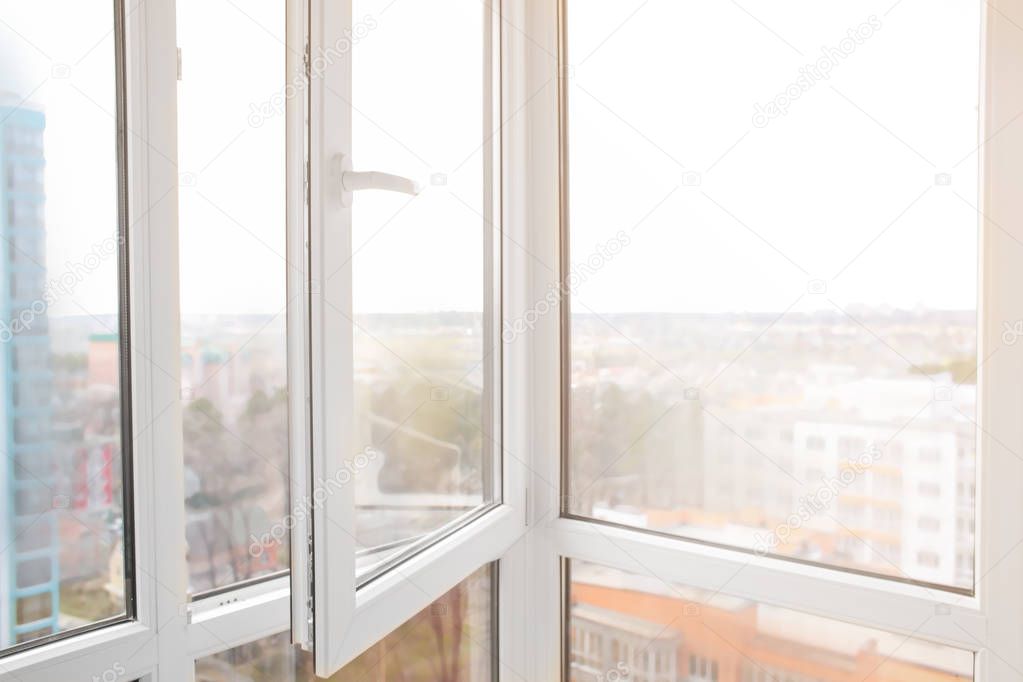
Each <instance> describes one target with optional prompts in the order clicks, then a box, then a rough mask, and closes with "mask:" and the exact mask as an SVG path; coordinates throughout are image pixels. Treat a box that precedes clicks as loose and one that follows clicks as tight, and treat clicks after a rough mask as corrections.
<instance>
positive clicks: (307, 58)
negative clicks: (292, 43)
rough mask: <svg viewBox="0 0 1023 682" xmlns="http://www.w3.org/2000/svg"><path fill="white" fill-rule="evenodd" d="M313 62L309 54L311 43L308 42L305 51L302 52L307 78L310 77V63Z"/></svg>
mask: <svg viewBox="0 0 1023 682" xmlns="http://www.w3.org/2000/svg"><path fill="white" fill-rule="evenodd" d="M311 62H312V59H311V58H310V55H309V43H306V44H305V51H304V52H303V53H302V66H303V67H304V69H305V77H306V79H307V80H308V79H309V77H310V73H309V65H310V63H311Z"/></svg>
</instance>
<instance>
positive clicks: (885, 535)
mask: <svg viewBox="0 0 1023 682" xmlns="http://www.w3.org/2000/svg"><path fill="white" fill-rule="evenodd" d="M846 313H848V314H846ZM846 313H843V312H840V311H838V310H835V311H833V312H808V313H797V312H791V313H788V314H786V315H784V316H782V317H780V318H779V317H778V315H776V314H773V315H768V314H764V315H731V316H728V315H717V316H714V315H676V314H667V313H659V314H617V315H614V314H612V315H604V316H596V315H576V316H574V317H573V331H572V344H573V345H572V391H571V422H572V446H571V447H572V453H571V458H570V462H571V465H570V470H569V472H568V473H569V477H570V486H571V487H570V497H569V505H570V509H571V510H572V512H573V513H575V514H578V515H582V516H588V517H593V518H598V519H602V520H605V521H609V522H614V523H619V524H624V525H627V526H636V527H640V528H649V529H653V530H657V531H661V532H666V533H671V534H674V535H680V536H684V537H689V538H697V539H702V540H706V541H710V542H716V543H722V544H726V545H731V546H737V547H742V548H745V549H750V550H753V551H757V552H759V553H766V552H771V553H776V554H783V555H788V556H793V557H798V558H801V559H806V560H810V561H815V562H823V563H827V564H834V565H838V566H844V567H850V568H856V569H860V570H865V571H870V572H874V573H879V574H884V575H888V576H897V577H901V578H909V579H913V580H918V581H925V582H931V583H939V584H942V585H948V586H952V587H957V588H962V589H967V590H969V589H972V587H973V565H974V560H973V557H974V553H973V548H974V507H975V504H974V496H975V483H974V482H975V470H976V463H975V460H976V449H975V440H976V433H975V425H974V420H975V419H976V417H975V410H976V369H977V361H976V331H975V330H976V322H975V314H974V313H970V312H939V311H899V310H887V311H885V310H877V309H863V308H853V309H850V310H848V311H846ZM765 330H766V331H765ZM880 339H883V340H884V341H881V340H880Z"/></svg>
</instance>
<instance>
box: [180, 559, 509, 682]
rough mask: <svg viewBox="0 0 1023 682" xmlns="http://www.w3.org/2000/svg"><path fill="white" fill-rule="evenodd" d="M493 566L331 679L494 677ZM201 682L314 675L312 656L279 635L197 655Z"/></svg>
mask: <svg viewBox="0 0 1023 682" xmlns="http://www.w3.org/2000/svg"><path fill="white" fill-rule="evenodd" d="M495 588H496V573H495V571H494V570H493V569H492V568H491V567H484V568H482V569H480V570H479V571H476V572H475V573H473V574H472V575H471V576H469V577H468V578H467V579H466V580H464V581H463V582H461V583H459V584H458V585H457V586H455V587H454V588H453V589H451V590H450V591H448V592H447V593H445V594H444V595H443V596H441V597H440V598H439V599H438V600H436V601H435V602H433V603H432V604H430V605H429V606H427V607H426V608H425V609H423V610H422V611H420V612H419V613H417V614H416V615H415V616H413V617H412V618H411V619H410V620H408V621H407V622H405V623H404V624H402V625H401V626H400V627H399V628H398V629H397V630H395V631H394V632H393V633H392V634H390V635H388V636H387V637H385V638H384V639H383V640H381V641H380V643H379V644H376V645H375V646H373V647H371V648H370V649H368V650H367V651H366V652H365V653H364V654H362V655H361V656H359V657H358V658H357V659H355V660H354V661H352V662H351V663H349V664H348V665H347V666H345V667H344V668H343V669H342V670H341V671H339V672H338V673H337V674H335V675H332V676H331V677H330V678H328V679H329V680H330V681H331V682H349V681H351V682H361V681H362V680H371V679H372V680H379V681H380V682H434V681H435V680H441V681H445V682H490V681H491V680H494V679H495V675H494V659H493V653H494V650H495V649H494V647H495V641H494V637H495V636H496V635H497V631H496V628H495V623H494V616H495V614H496V611H495V609H494V602H493V594H494V590H495ZM195 678H196V681H197V682H220V681H221V680H225V679H227V680H235V679H238V680H241V679H245V680H249V681H251V682H312V680H313V679H314V674H313V661H312V657H311V656H309V655H307V654H304V653H302V652H296V650H295V649H293V648H292V646H291V643H290V641H289V639H288V638H287V637H286V636H280V635H278V636H275V637H271V638H268V639H262V640H259V641H256V642H252V643H251V644H245V645H243V646H240V647H237V648H234V649H230V650H228V651H225V652H223V653H220V654H217V655H215V656H211V657H208V658H203V659H200V660H198V661H196V666H195Z"/></svg>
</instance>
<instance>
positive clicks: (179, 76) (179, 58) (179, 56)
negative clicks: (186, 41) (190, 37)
mask: <svg viewBox="0 0 1023 682" xmlns="http://www.w3.org/2000/svg"><path fill="white" fill-rule="evenodd" d="M178 80H181V48H180V47H179V48H178Z"/></svg>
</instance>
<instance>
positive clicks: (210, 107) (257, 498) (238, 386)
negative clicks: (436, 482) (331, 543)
mask: <svg viewBox="0 0 1023 682" xmlns="http://www.w3.org/2000/svg"><path fill="white" fill-rule="evenodd" d="M176 4H177V26H178V45H179V46H180V47H181V54H182V66H181V69H182V79H181V83H180V85H179V87H178V119H177V120H178V131H179V132H178V172H179V185H180V192H179V197H180V198H179V202H180V223H179V225H180V228H179V229H180V239H181V335H182V336H181V391H182V410H183V412H184V415H183V423H184V447H185V467H186V483H185V505H186V507H185V508H186V517H187V537H188V565H189V576H188V581H189V586H190V588H191V590H192V591H193V592H196V593H201V592H204V591H208V590H212V589H217V588H223V587H225V586H227V585H230V584H232V583H237V582H242V581H247V580H253V579H257V578H260V577H262V576H265V575H267V574H271V573H274V572H278V571H281V570H284V569H287V568H288V564H289V562H288V553H289V550H290V543H289V538H288V530H289V529H290V523H289V518H290V516H291V515H292V514H293V513H294V512H293V510H291V509H290V508H289V507H290V505H289V501H288V484H289V480H288V479H289V472H288V468H289V467H288V402H287V390H288V386H287V340H286V335H285V316H286V308H287V303H288V299H287V294H286V282H287V276H288V269H289V268H300V267H301V264H300V263H299V262H295V263H292V262H289V258H288V254H287V251H286V248H285V243H286V235H287V229H286V223H285V192H284V189H285V183H284V179H285V157H284V145H285V135H284V130H285V115H284V110H283V108H282V107H283V102H284V101H285V100H284V95H283V94H282V92H283V90H284V87H285V85H286V81H285V48H284V45H283V43H282V41H283V40H284V38H285V30H284V29H285V27H284V19H285V12H284V7H283V5H282V4H281V3H280V2H275V1H271V0H261V1H260V2H248V3H245V7H244V8H242V7H240V6H238V5H236V4H235V3H231V2H227V1H226V0H215V1H213V2H205V1H201V0H200V1H197V0H178V2H177V3H176ZM226 34H230V35H231V40H232V44H233V45H234V46H235V47H234V48H232V49H230V50H225V49H224V42H223V40H224V36H225V35H226ZM255 168H260V169H262V171H261V172H258V173H255V172H252V169H255ZM239 178H248V180H247V181H245V182H239Z"/></svg>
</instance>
